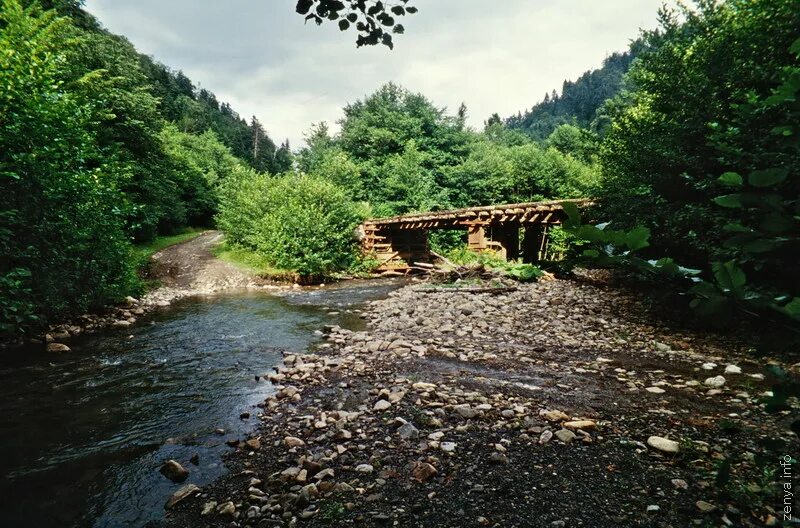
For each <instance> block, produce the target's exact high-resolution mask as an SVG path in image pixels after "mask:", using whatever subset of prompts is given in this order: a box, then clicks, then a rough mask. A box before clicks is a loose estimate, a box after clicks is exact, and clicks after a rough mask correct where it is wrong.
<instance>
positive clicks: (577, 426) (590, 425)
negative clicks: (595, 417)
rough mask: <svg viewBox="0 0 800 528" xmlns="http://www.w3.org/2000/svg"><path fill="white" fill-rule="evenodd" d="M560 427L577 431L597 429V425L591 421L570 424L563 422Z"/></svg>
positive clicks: (576, 421)
mask: <svg viewBox="0 0 800 528" xmlns="http://www.w3.org/2000/svg"><path fill="white" fill-rule="evenodd" d="M561 425H562V426H564V427H565V428H566V429H573V430H577V429H583V430H589V429H595V428H596V427H597V424H596V423H594V422H593V421H592V420H575V421H572V422H564V423H562V424H561Z"/></svg>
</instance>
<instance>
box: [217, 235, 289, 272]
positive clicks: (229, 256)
mask: <svg viewBox="0 0 800 528" xmlns="http://www.w3.org/2000/svg"><path fill="white" fill-rule="evenodd" d="M211 252H212V253H213V254H214V256H215V257H217V258H218V259H220V260H222V261H225V262H230V263H231V264H233V265H234V266H237V267H239V268H241V269H243V270H245V271H249V272H250V273H253V274H255V275H258V276H259V277H264V278H268V279H273V280H276V281H292V282H293V281H294V280H295V278H296V277H295V275H296V274H295V273H294V272H291V271H286V270H282V269H277V268H274V267H272V266H270V265H269V264H268V263H267V259H266V258H264V257H263V256H262V255H259V254H258V253H256V252H255V251H251V250H249V249H245V248H242V247H236V246H230V245H228V244H226V243H225V242H223V243H222V244H219V245H218V246H216V247H215V248H214V249H212V250H211Z"/></svg>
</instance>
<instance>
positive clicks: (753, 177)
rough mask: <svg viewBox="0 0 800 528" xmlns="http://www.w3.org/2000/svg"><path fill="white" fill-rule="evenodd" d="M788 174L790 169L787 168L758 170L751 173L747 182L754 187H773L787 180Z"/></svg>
mask: <svg viewBox="0 0 800 528" xmlns="http://www.w3.org/2000/svg"><path fill="white" fill-rule="evenodd" d="M788 175H789V169H786V168H774V169H764V170H757V171H753V172H751V173H750V176H748V177H747V182H748V183H749V184H750V185H752V186H753V187H771V186H773V185H776V184H778V183H780V182H782V181H783V180H785V179H786V176H788Z"/></svg>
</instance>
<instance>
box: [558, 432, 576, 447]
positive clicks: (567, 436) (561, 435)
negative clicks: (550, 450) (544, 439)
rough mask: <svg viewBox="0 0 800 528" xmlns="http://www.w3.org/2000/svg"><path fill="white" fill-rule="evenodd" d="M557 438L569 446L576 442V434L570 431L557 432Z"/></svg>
mask: <svg viewBox="0 0 800 528" xmlns="http://www.w3.org/2000/svg"><path fill="white" fill-rule="evenodd" d="M555 435H556V438H558V439H559V440H561V441H562V442H564V443H565V444H569V443H570V442H572V441H573V440H575V433H573V432H572V431H570V430H569V429H559V430H558V431H556V432H555Z"/></svg>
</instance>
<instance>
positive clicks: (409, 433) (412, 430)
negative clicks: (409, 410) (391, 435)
mask: <svg viewBox="0 0 800 528" xmlns="http://www.w3.org/2000/svg"><path fill="white" fill-rule="evenodd" d="M397 434H399V435H400V438H402V439H403V440H409V439H411V438H417V437H418V436H419V429H417V428H416V427H414V424H412V423H411V422H406V423H404V424H403V425H401V426H400V427H399V428H398V429H397Z"/></svg>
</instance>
